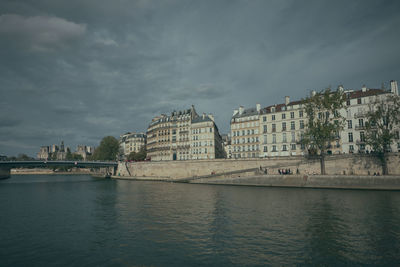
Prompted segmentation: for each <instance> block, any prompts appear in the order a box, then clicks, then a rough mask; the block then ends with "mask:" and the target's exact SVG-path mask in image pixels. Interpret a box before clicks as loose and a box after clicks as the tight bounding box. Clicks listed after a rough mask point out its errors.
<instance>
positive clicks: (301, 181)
mask: <svg viewBox="0 0 400 267" xmlns="http://www.w3.org/2000/svg"><path fill="white" fill-rule="evenodd" d="M112 178H114V179H123V180H136V181H162V182H175V183H191V184H212V185H235V186H261V187H295V188H330V189H368V190H400V176H399V175H393V176H390V175H388V176H361V175H353V176H351V175H348V176H343V175H257V176H248V177H205V178H192V179H183V180H182V179H179V180H178V179H169V178H159V177H158V178H157V177H120V176H113V177H112Z"/></svg>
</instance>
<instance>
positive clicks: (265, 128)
mask: <svg viewBox="0 0 400 267" xmlns="http://www.w3.org/2000/svg"><path fill="white" fill-rule="evenodd" d="M266 132H267V125H264V133H266Z"/></svg>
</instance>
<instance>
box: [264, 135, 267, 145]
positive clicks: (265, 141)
mask: <svg viewBox="0 0 400 267" xmlns="http://www.w3.org/2000/svg"><path fill="white" fill-rule="evenodd" d="M266 143H267V136H266V135H264V144H266Z"/></svg>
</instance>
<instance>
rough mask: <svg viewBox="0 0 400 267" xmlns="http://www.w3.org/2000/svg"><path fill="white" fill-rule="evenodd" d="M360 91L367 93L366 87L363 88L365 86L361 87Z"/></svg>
mask: <svg viewBox="0 0 400 267" xmlns="http://www.w3.org/2000/svg"><path fill="white" fill-rule="evenodd" d="M361 91H363V92H366V91H367V87H366V86H365V84H364V85H363V86H362V87H361Z"/></svg>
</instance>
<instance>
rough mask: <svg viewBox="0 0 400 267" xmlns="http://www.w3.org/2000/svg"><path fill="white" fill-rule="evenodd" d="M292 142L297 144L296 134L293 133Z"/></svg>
mask: <svg viewBox="0 0 400 267" xmlns="http://www.w3.org/2000/svg"><path fill="white" fill-rule="evenodd" d="M292 142H296V133H295V132H292Z"/></svg>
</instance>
